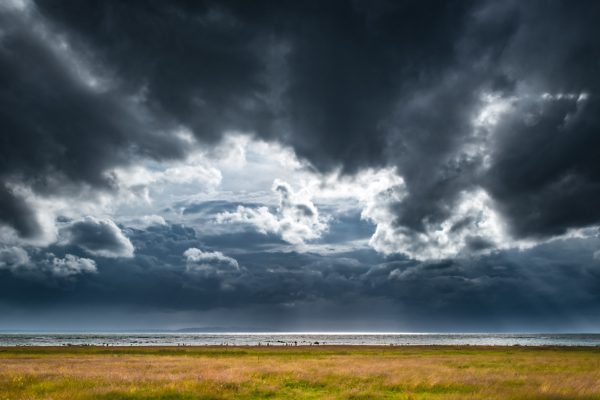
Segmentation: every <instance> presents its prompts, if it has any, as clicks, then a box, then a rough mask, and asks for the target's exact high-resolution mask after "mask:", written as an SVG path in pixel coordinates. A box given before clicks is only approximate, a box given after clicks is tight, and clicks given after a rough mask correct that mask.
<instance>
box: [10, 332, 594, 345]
mask: <svg viewBox="0 0 600 400" xmlns="http://www.w3.org/2000/svg"><path fill="white" fill-rule="evenodd" d="M323 345H355V346H371V345H379V346H382V345H383V346H424V345H471V346H600V334H598V333H593V334H582V333H563V334H559V333H527V334H524V333H356V332H342V333H340V332H335V333H322V332H320V333H319V332H274V333H273V332H250V333H248V332H246V333H243V332H231V333H207V332H202V333H180V332H175V333H173V332H169V333H165V332H158V333H139V332H134V333H91V332H89V333H39V332H36V333H6V332H4V333H0V346H323Z"/></svg>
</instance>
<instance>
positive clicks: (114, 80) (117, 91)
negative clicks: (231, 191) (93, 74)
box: [0, 0, 600, 247]
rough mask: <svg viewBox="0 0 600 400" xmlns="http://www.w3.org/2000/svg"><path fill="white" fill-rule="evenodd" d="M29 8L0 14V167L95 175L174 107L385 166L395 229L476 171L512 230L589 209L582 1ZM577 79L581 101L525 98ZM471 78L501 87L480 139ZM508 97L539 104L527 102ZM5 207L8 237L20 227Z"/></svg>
mask: <svg viewBox="0 0 600 400" xmlns="http://www.w3.org/2000/svg"><path fill="white" fill-rule="evenodd" d="M32 10H33V11H28V13H29V14H30V15H29V17H23V16H22V15H21V17H19V18H15V17H14V15H12V14H11V13H10V12H4V13H3V15H2V19H3V21H4V24H3V28H2V36H1V39H0V40H1V43H2V46H1V47H0V49H1V52H0V57H1V59H0V63H1V64H0V83H2V87H3V90H2V92H1V94H0V96H1V97H0V105H1V107H0V110H2V111H0V112H1V113H2V114H0V118H1V120H2V125H3V126H2V129H3V132H6V133H5V134H3V136H2V146H1V149H2V150H0V151H2V153H1V161H0V177H1V179H2V180H3V181H6V182H9V181H10V180H11V179H12V180H16V181H21V180H24V181H26V182H28V183H29V184H31V185H33V186H34V188H35V190H36V191H39V192H47V191H57V190H61V189H59V188H58V186H57V185H55V184H52V183H53V182H54V181H53V180H52V179H49V177H52V178H55V179H56V177H57V176H58V177H60V178H61V179H66V180H68V181H73V182H78V183H81V182H84V183H87V184H91V185H96V186H110V183H111V182H110V179H108V178H107V176H106V174H105V172H106V171H107V170H109V169H110V168H111V167H114V166H115V165H120V164H124V163H128V162H130V160H131V155H132V154H137V155H138V156H148V157H153V158H157V159H160V158H165V157H177V156H181V155H182V153H183V150H182V148H181V147H180V146H179V143H178V142H177V141H176V140H174V138H173V137H172V136H171V137H169V136H168V135H165V134H164V132H167V131H169V129H170V128H173V127H174V126H178V125H183V126H186V127H188V128H190V129H191V130H192V131H193V133H194V134H195V135H196V136H197V137H198V138H199V139H200V140H201V141H202V142H203V143H209V144H210V143H214V142H216V141H217V140H219V138H220V137H221V136H222V134H223V132H224V131H226V130H238V131H250V132H254V133H255V134H256V135H258V136H260V137H263V138H266V139H273V140H278V141H280V142H283V143H286V144H289V145H291V146H293V148H294V149H295V151H296V152H297V154H298V155H300V156H301V157H304V158H306V159H307V160H309V161H310V162H311V163H312V165H313V166H315V167H316V168H318V169H319V170H321V171H326V170H331V169H333V168H337V167H341V168H342V170H343V171H345V172H355V171H358V170H360V169H361V168H364V167H368V166H390V165H393V166H396V167H397V170H398V173H399V174H400V175H401V176H403V178H404V179H405V182H406V184H407V190H408V196H407V197H406V198H405V199H404V200H403V201H402V202H401V203H399V204H396V205H395V206H393V207H392V210H393V212H394V218H395V219H396V221H395V222H396V225H397V226H399V227H402V228H403V229H404V228H406V229H408V230H409V231H410V232H413V233H414V234H415V235H417V234H418V233H419V232H422V231H423V230H424V229H425V227H424V225H425V224H426V223H430V224H431V223H433V224H435V223H439V222H441V221H443V220H444V219H445V218H447V217H448V215H449V214H451V213H452V210H453V208H454V206H455V202H456V200H457V198H458V196H459V194H461V193H464V192H465V191H467V192H468V191H470V190H473V189H475V188H478V187H483V188H485V189H486V191H487V192H488V193H489V194H490V195H491V196H492V197H493V200H495V204H496V205H497V207H498V210H499V211H500V212H501V213H502V214H503V215H504V216H505V217H506V218H507V221H508V222H509V223H510V225H511V227H512V232H513V234H514V235H515V236H516V237H548V236H552V235H556V234H560V233H563V232H564V231H565V230H566V229H568V228H572V227H581V226H588V225H593V224H595V223H598V222H599V221H600V214H598V211H597V207H593V204H595V203H597V202H598V201H599V200H600V197H599V196H600V191H599V189H598V185H599V176H598V162H597V161H595V158H594V157H595V155H596V153H595V152H594V150H593V149H595V148H596V147H597V145H598V143H597V136H598V135H597V134H596V132H598V128H599V121H598V119H597V117H596V116H597V115H598V110H597V108H598V106H597V100H596V96H597V93H598V89H599V88H598V86H599V85H600V80H599V79H598V75H597V69H598V68H597V67H598V60H599V59H600V44H599V43H600V42H598V41H597V40H596V37H597V34H596V33H597V24H596V21H597V20H598V17H600V6H599V5H598V4H597V3H596V2H592V1H582V2H577V3H575V4H574V3H573V2H566V1H549V2H543V3H542V2H536V1H534V2H516V1H515V2H510V1H509V2H502V3H497V2H468V1H446V2H439V1H429V2H428V1H425V2H424V1H418V2H412V1H409V2H384V1H381V2H360V1H358V2H350V1H333V2H326V3H323V2H300V3H298V2H267V1H258V2H251V3H247V2H235V1H224V2H211V1H206V2H184V1H181V2H168V3H165V2H154V1H151V2H144V3H140V2H120V1H103V2H85V3H83V2H80V1H74V0H73V1H69V0H67V1H65V0H61V1H54V0H46V1H39V2H37V3H36V4H35V7H32ZM23 13H24V12H21V13H20V14H23ZM38 13H39V14H38ZM13 14H14V13H13ZM32 21H33V22H35V21H38V22H39V21H45V22H44V23H45V24H47V25H48V26H49V27H50V28H48V29H55V30H56V31H57V32H61V34H64V35H65V37H67V38H68V39H69V40H70V41H71V42H72V43H73V47H74V49H75V52H76V53H81V54H84V55H85V56H87V57H88V58H89V59H90V60H91V62H92V63H93V65H98V66H100V72H99V73H100V75H102V73H104V74H105V75H106V76H107V77H108V78H107V79H108V80H109V81H110V82H111V84H112V85H113V86H112V87H111V89H110V90H105V91H94V90H92V89H91V88H89V87H86V86H85V85H82V84H81V82H80V81H79V80H78V79H77V76H76V75H77V74H75V73H74V72H73V71H74V69H73V68H75V69H77V68H76V67H77V66H76V65H75V67H73V65H71V67H69V65H67V64H68V61H65V60H64V59H61V58H60V57H57V56H56V51H52V48H51V46H50V43H51V42H52V41H53V40H54V39H57V38H55V37H52V36H48V35H43V34H40V32H39V29H38V31H36V30H35V29H33V27H35V24H33V23H32ZM40 23H41V22H40ZM36 32H37V33H36ZM584 92H585V93H587V94H588V100H586V102H585V104H579V103H576V102H575V101H556V102H552V101H550V102H547V103H553V105H547V104H545V103H544V100H542V99H541V96H542V95H543V94H544V93H549V94H550V95H552V96H554V95H557V94H559V93H570V94H576V95H579V94H581V93H584ZM486 93H487V94H491V95H494V96H499V97H504V98H509V97H511V96H513V97H514V96H516V97H519V98H520V99H521V100H520V101H519V102H518V103H517V106H516V107H514V108H513V109H511V110H510V112H509V113H508V114H509V115H508V116H507V121H501V122H500V124H499V126H498V127H493V128H479V129H481V130H489V131H490V132H488V133H489V134H490V135H489V136H490V137H492V138H493V139H491V142H492V143H493V147H492V148H491V149H490V148H489V146H488V145H489V142H486V141H483V142H478V141H480V140H481V139H480V138H479V136H478V135H477V133H478V132H476V131H477V129H475V128H474V127H473V119H474V117H475V116H476V115H477V112H478V110H479V108H480V107H481V106H482V100H481V97H482V95H483V94H486ZM526 96H529V97H530V99H531V101H529V103H531V104H532V106H536V104H537V106H538V107H541V111H540V110H538V111H536V112H534V113H533V114H534V118H533V119H532V118H531V115H530V114H531V112H530V111H529V110H528V108H527V107H525V106H522V105H523V104H526V103H528V101H524V100H523V98H525V97H526ZM132 98H136V99H137V100H136V101H137V103H135V102H133V103H132V101H133V100H131V99H132ZM128 99H129V100H128ZM566 117H568V118H566ZM484 136H485V135H484ZM481 144H483V145H484V146H483V147H484V148H485V147H486V146H488V147H487V151H483V150H482V151H469V150H468V149H469V148H475V149H477V148H479V147H478V145H481ZM469 146H471V147H469ZM559 149H560V150H559ZM488 153H489V154H488ZM5 192H6V190H5ZM6 193H8V194H6V195H3V196H2V199H3V202H4V203H7V206H6V209H9V208H11V207H12V209H15V210H17V211H19V210H18V208H17V206H15V205H14V203H15V198H14V196H11V195H10V193H9V192H6ZM9 201H10V204H8V202H9ZM568 208H570V209H571V210H573V211H572V212H565V210H566V209H568ZM300 211H302V210H300ZM305 211H306V210H305ZM26 212H27V210H26V209H24V210H21V212H20V213H26ZM7 215H8V214H7V212H5V211H3V212H2V213H0V217H1V218H2V219H3V221H4V222H5V223H7V224H9V225H11V226H13V227H15V228H16V229H17V231H19V232H20V234H22V235H23V236H27V235H30V234H31V232H32V231H34V230H35V224H33V223H32V220H30V219H28V218H25V217H8V216H7ZM11 215H12V214H11ZM474 243H475V247H482V242H481V241H480V242H479V243H477V240H475V241H474Z"/></svg>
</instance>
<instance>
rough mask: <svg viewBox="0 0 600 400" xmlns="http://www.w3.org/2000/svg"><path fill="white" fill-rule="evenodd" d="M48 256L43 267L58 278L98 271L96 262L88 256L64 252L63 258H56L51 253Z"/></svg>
mask: <svg viewBox="0 0 600 400" xmlns="http://www.w3.org/2000/svg"><path fill="white" fill-rule="evenodd" d="M48 256H49V257H48V259H47V260H46V261H45V263H44V264H43V268H44V269H45V270H47V271H48V272H49V273H50V274H52V275H53V276H55V277H58V278H67V277H70V276H74V275H80V274H85V273H87V274H95V273H96V272H98V271H97V269H96V262H95V261H94V260H92V259H90V258H83V257H77V256H74V255H72V254H65V257H64V258H57V257H55V256H54V254H51V253H50V254H49V255H48Z"/></svg>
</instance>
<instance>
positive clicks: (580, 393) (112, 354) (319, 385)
mask: <svg viewBox="0 0 600 400" xmlns="http://www.w3.org/2000/svg"><path fill="white" fill-rule="evenodd" d="M262 398H274V399H600V349H594V348H524V347H347V346H340V347H334V346H331V347H325V346H322V347H281V348H276V347H181V348H179V347H161V348H131V347H126V348H114V347H110V348H106V347H47V348H31V347H30V348H0V400H7V399H101V400H102V399H105V400H107V399H262Z"/></svg>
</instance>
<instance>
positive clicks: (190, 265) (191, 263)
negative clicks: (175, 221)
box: [183, 247, 240, 272]
mask: <svg viewBox="0 0 600 400" xmlns="http://www.w3.org/2000/svg"><path fill="white" fill-rule="evenodd" d="M183 255H184V256H185V258H186V270H187V271H188V272H203V271H204V272H207V271H215V272H219V271H221V272H225V271H231V270H239V269H240V266H239V264H238V262H237V260H236V259H235V258H231V257H228V256H226V255H224V254H223V253H221V252H220V251H202V250H200V249H197V248H195V247H190V248H189V249H187V250H186V251H184V252H183Z"/></svg>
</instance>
